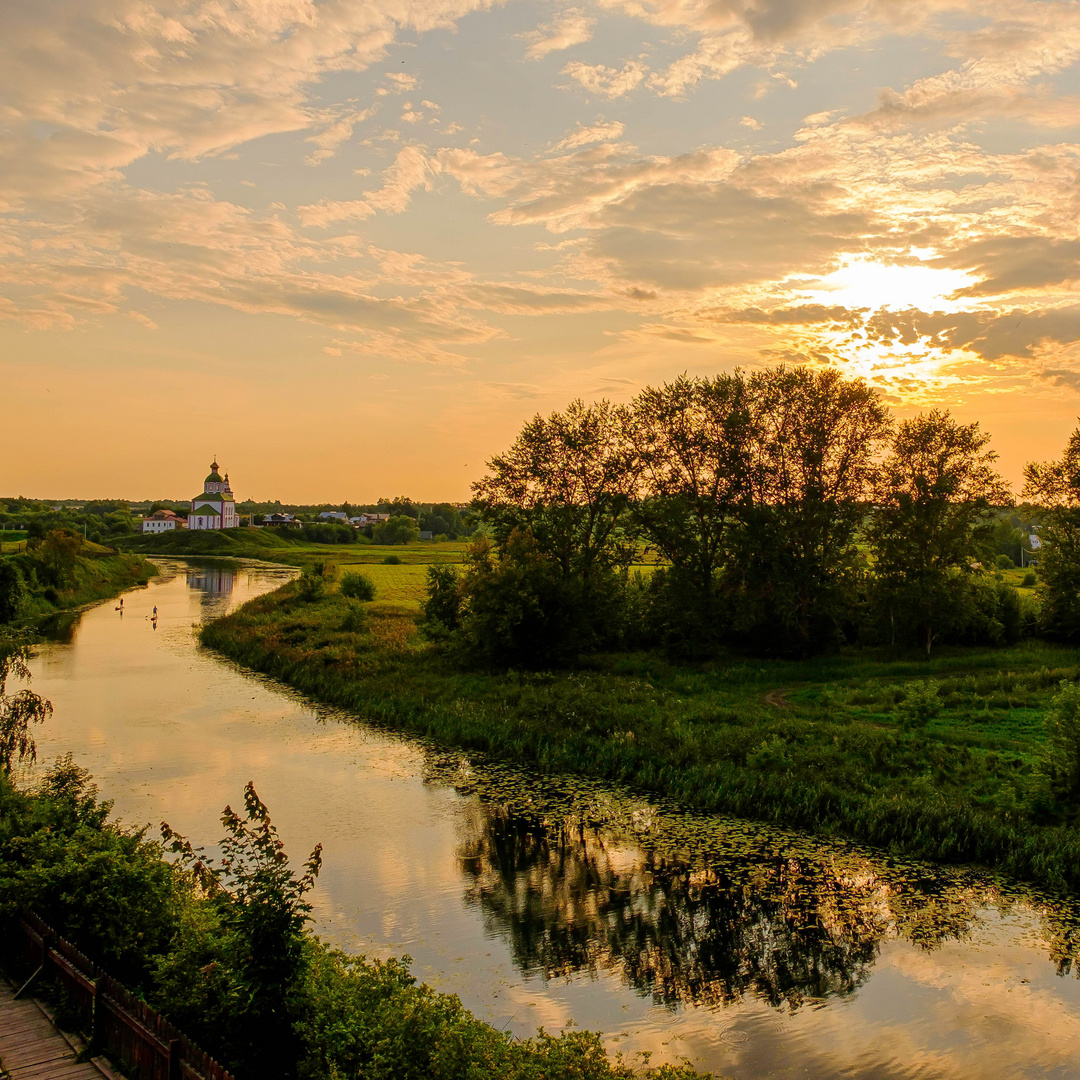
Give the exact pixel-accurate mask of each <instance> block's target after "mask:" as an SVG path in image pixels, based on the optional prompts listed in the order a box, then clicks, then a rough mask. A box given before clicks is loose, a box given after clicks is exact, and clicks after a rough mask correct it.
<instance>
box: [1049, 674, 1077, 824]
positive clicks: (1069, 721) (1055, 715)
mask: <svg viewBox="0 0 1080 1080" xmlns="http://www.w3.org/2000/svg"><path fill="white" fill-rule="evenodd" d="M1060 685H1061V690H1060V691H1059V692H1058V693H1057V694H1056V695H1055V696H1054V699H1053V701H1052V702H1051V703H1050V710H1049V712H1047V714H1046V720H1045V722H1044V723H1045V728H1046V747H1045V749H1044V751H1043V758H1042V762H1041V772H1042V774H1043V776H1045V777H1046V779H1047V781H1048V782H1049V784H1050V790H1051V791H1052V792H1053V794H1054V796H1055V797H1056V798H1057V799H1059V800H1060V801H1061V802H1063V803H1065V804H1066V805H1067V806H1072V807H1075V806H1080V685H1077V684H1076V683H1073V682H1069V681H1068V680H1067V679H1063V680H1062V682H1061V684H1060Z"/></svg>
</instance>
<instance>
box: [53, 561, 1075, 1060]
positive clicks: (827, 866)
mask: <svg viewBox="0 0 1080 1080" xmlns="http://www.w3.org/2000/svg"><path fill="white" fill-rule="evenodd" d="M160 566H161V569H162V571H163V572H162V575H161V576H160V577H158V578H156V579H154V580H152V582H151V583H150V585H149V586H148V587H147V588H143V589H135V590H132V591H130V592H128V593H125V594H124V609H123V611H122V612H121V611H119V610H117V602H116V601H109V602H108V603H105V604H101V605H99V606H97V607H95V608H92V609H90V610H88V611H86V612H84V613H83V614H82V616H81V617H80V618H79V619H78V620H77V621H75V622H74V624H73V625H71V626H70V627H69V629H68V631H67V633H66V634H65V635H63V640H56V641H52V642H49V643H46V644H43V645H42V646H41V647H40V648H39V649H38V650H37V655H36V657H35V660H34V662H33V664H32V670H33V675H34V683H33V687H34V689H35V690H36V691H37V692H38V693H40V694H42V695H44V696H45V697H47V698H49V699H50V700H51V701H52V703H53V706H54V708H55V714H54V716H53V718H52V719H51V720H50V721H49V722H48V723H47V724H46V725H45V726H43V727H42V728H40V729H39V730H38V732H37V744H38V754H39V759H40V761H41V762H43V763H48V762H50V761H51V760H52V759H54V758H55V757H56V756H57V755H59V754H63V753H67V752H69V751H70V752H72V753H73V754H74V756H75V759H76V760H77V761H78V762H79V763H80V764H82V765H84V766H86V767H87V768H89V769H90V770H91V772H92V773H93V775H94V777H95V780H96V782H97V784H98V785H99V787H100V789H101V793H102V796H103V797H105V798H109V799H112V800H114V802H115V813H116V814H117V816H119V817H120V818H121V819H122V820H123V821H125V822H127V823H130V824H140V825H141V824H145V823H150V824H151V825H152V827H153V828H154V829H155V830H156V828H157V825H158V823H159V822H160V821H162V820H165V821H168V822H169V824H170V825H172V827H173V828H175V829H176V830H178V831H179V832H181V833H183V834H185V835H186V836H188V837H189V838H190V839H191V840H192V841H193V843H196V844H203V845H206V846H207V847H208V848H209V849H211V850H212V849H213V848H214V845H215V843H216V841H217V840H218V839H219V838H220V836H221V832H222V830H221V826H220V821H219V817H220V813H221V810H222V808H223V807H224V806H225V805H226V804H227V803H232V804H233V805H234V806H238V805H240V804H241V803H242V801H243V788H244V784H245V783H246V782H247V781H248V780H253V781H254V782H255V785H256V788H257V790H258V792H259V795H260V796H261V797H262V799H263V800H264V801H265V802H266V803H267V804H268V806H269V807H270V811H271V813H272V815H273V818H274V821H275V823H276V825H277V826H278V829H279V831H280V833H281V836H282V838H283V839H284V840H285V842H286V844H287V847H288V850H289V852H290V853H291V855H292V858H293V862H294V864H295V865H297V866H299V865H300V863H302V862H303V860H304V858H305V857H306V855H307V853H308V852H309V851H310V849H311V848H312V847H313V846H314V845H315V843H317V842H321V843H322V844H323V847H324V851H323V857H324V862H323V872H322V876H321V877H320V879H319V883H318V886H317V889H316V891H315V893H314V906H315V911H314V914H315V918H316V926H317V929H318V932H319V933H320V934H321V935H322V936H323V937H324V938H326V939H328V940H330V941H333V942H334V943H335V944H338V945H341V946H343V947H346V948H350V949H354V950H359V951H362V952H365V953H367V954H368V955H372V956H375V955H377V956H390V955H401V954H403V953H407V954H408V955H409V956H411V957H412V959H413V970H414V972H415V974H416V975H417V976H418V977H419V978H421V979H423V980H424V981H427V982H430V983H431V984H433V985H434V986H436V987H438V988H439V989H442V990H446V991H450V992H453V993H456V994H458V995H460V997H461V998H462V1000H463V1001H464V1003H465V1004H466V1005H467V1006H468V1007H469V1008H470V1009H472V1010H473V1011H474V1012H475V1013H476V1014H477V1015H479V1016H480V1017H482V1018H484V1019H486V1020H489V1021H491V1022H492V1023H494V1024H496V1025H497V1026H499V1027H500V1028H506V1029H508V1030H511V1031H514V1032H515V1033H518V1034H520V1035H528V1034H531V1033H533V1032H534V1031H535V1030H536V1028H537V1027H538V1026H541V1025H542V1026H544V1027H546V1028H547V1029H548V1030H559V1029H561V1028H562V1027H564V1026H566V1025H567V1024H570V1023H573V1024H576V1025H578V1026H580V1027H585V1028H591V1029H596V1030H599V1031H602V1032H603V1033H604V1036H605V1041H606V1044H607V1045H608V1046H609V1048H610V1049H611V1050H613V1051H621V1052H623V1053H624V1054H627V1055H633V1054H636V1053H638V1052H642V1051H644V1052H649V1053H651V1054H652V1055H653V1057H652V1061H653V1063H654V1064H655V1063H658V1062H660V1061H665V1060H677V1059H679V1058H680V1057H686V1058H690V1059H691V1060H693V1062H694V1063H695V1064H696V1065H697V1066H698V1067H700V1068H707V1069H711V1070H714V1071H716V1072H717V1073H721V1074H724V1075H726V1076H730V1077H737V1078H740V1080H741V1078H755V1080H756V1078H766V1077H767V1078H780V1077H785V1078H786V1077H804V1078H806V1077H808V1078H812V1080H831V1078H833V1077H838V1076H844V1077H852V1078H860V1080H863V1078H865V1080H892V1078H909V1077H910V1078H913V1077H920V1078H930V1077H934V1078H938V1077H941V1078H950V1080H951V1078H957V1080H975V1078H983V1077H985V1078H991V1077H992V1078H995V1080H1009V1078H1020V1077H1025V1078H1028V1077H1040V1078H1043V1077H1047V1078H1048V1077H1054V1078H1058V1077H1060V1078H1062V1080H1065V1078H1070V1080H1075V1078H1077V1077H1080V979H1078V978H1077V974H1078V973H1080V968H1078V965H1077V963H1076V959H1075V957H1076V954H1077V950H1078V949H1080V919H1078V913H1077V909H1076V908H1075V907H1074V906H1072V905H1071V904H1070V903H1069V902H1067V901H1064V900H1062V899H1060V898H1058V899H1055V898H1050V897H1045V896H1040V895H1037V894H1034V893H1032V892H1029V891H1027V890H1025V889H1023V888H1020V887H1017V886H1010V885H1008V884H1006V883H1003V882H1002V881H1000V880H998V879H995V878H993V877H991V876H987V875H980V874H978V873H975V872H955V871H942V870H937V869H934V868H932V867H929V866H926V865H923V864H913V863H904V862H900V861H897V860H894V859H888V858H884V857H882V856H880V855H877V854H875V853H873V852H868V851H865V850H862V849H859V848H855V847H853V846H850V845H844V844H829V843H824V842H820V841H814V840H811V839H809V838H807V837H804V836H802V835H800V834H796V833H787V832H783V831H780V830H775V829H769V828H765V827H761V826H757V825H752V824H748V823H746V822H741V821H737V820H733V819H728V818H717V817H714V816H704V815H696V814H691V813H687V812H685V811H683V810H680V809H679V808H678V807H675V806H670V805H665V804H664V803H663V802H662V801H650V800H648V799H644V798H640V797H636V796H633V795H630V794H627V793H624V792H620V791H617V790H613V789H611V788H610V787H607V786H605V785H602V784H597V783H587V782H576V781H572V780H569V779H566V780H551V779H550V778H548V779H545V780H543V781H540V780H537V779H535V778H532V777H530V776H529V775H527V774H524V773H522V772H520V771H518V770H515V769H512V768H508V767H500V766H492V765H484V764H482V763H477V762H472V761H469V760H468V759H467V758H465V757H463V756H462V755H459V754H455V753H447V752H442V751H437V750H433V749H432V748H430V747H426V746H424V745H422V744H419V743H417V742H415V741H411V740H408V739H404V738H399V737H396V736H393V735H390V734H387V733H386V732H383V731H379V730H377V729H374V728H372V727H370V726H368V725H366V724H364V723H363V722H362V721H361V720H359V719H358V718H355V717H350V716H345V715H342V714H341V713H339V712H336V711H334V710H329V709H323V708H321V707H318V706H315V705H312V704H311V703H309V702H307V701H305V700H304V699H302V698H300V697H299V696H298V695H296V694H295V693H293V692H291V691H290V690H288V689H287V688H284V687H282V686H280V685H278V684H276V683H274V682H272V681H271V680H267V679H265V678H263V677H261V676H256V675H252V674H250V673H246V672H244V671H242V670H240V669H238V668H237V667H236V666H235V665H233V664H231V663H229V662H227V661H224V660H222V659H220V658H218V657H216V656H215V655H213V654H212V653H208V652H206V651H204V650H202V649H200V648H199V647H198V646H197V645H196V643H195V638H194V633H193V628H194V627H195V626H197V625H198V624H199V623H201V622H202V621H204V620H207V619H211V618H216V617H217V616H219V615H221V614H223V613H224V612H225V611H227V610H228V609H229V608H231V607H233V606H235V605H238V604H240V603H243V602H244V601H246V600H248V599H250V598H252V597H254V596H256V595H258V594H260V593H262V592H265V591H267V590H268V589H271V588H274V587H276V586H277V585H278V584H280V583H281V582H282V581H283V580H285V579H286V578H288V577H289V576H291V574H292V571H289V570H286V569H283V568H271V567H266V566H249V565H245V566H242V567H238V568H233V569H224V568H217V569H206V568H198V567H194V566H188V565H185V564H183V563H180V562H165V561H162V562H161V563H160ZM154 605H156V606H157V608H158V611H159V618H158V620H157V622H156V624H155V623H154V622H153V621H152V620H151V618H150V615H151V609H152V608H153V607H154Z"/></svg>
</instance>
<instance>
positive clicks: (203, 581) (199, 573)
mask: <svg viewBox="0 0 1080 1080" xmlns="http://www.w3.org/2000/svg"><path fill="white" fill-rule="evenodd" d="M185 576H186V578H187V585H188V588H189V589H197V590H198V591H199V592H201V593H204V594H205V596H206V597H207V598H211V597H220V596H229V595H230V594H231V593H232V591H233V586H234V585H235V584H236V575H235V574H234V573H233V571H232V570H231V569H230V568H228V567H195V568H192V569H190V570H188V571H187V573H186V575H185Z"/></svg>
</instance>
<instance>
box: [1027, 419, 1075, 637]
mask: <svg viewBox="0 0 1080 1080" xmlns="http://www.w3.org/2000/svg"><path fill="white" fill-rule="evenodd" d="M1024 481H1025V482H1024V497H1025V498H1027V499H1030V500H1031V501H1032V502H1034V503H1035V504H1036V505H1037V506H1039V507H1040V508H1041V509H1042V511H1043V513H1042V515H1041V522H1042V524H1041V527H1040V530H1039V537H1040V539H1041V540H1042V547H1041V549H1040V551H1039V598H1040V600H1041V602H1042V603H1041V611H1040V622H1041V624H1042V628H1043V631H1044V632H1045V633H1046V634H1047V635H1048V636H1050V637H1053V638H1059V639H1062V640H1066V641H1077V640H1080V427H1078V428H1077V429H1076V430H1075V431H1074V432H1073V433H1072V435H1071V436H1070V437H1069V441H1068V443H1067V444H1066V446H1065V452H1064V453H1063V454H1062V456H1061V457H1060V458H1059V459H1058V460H1057V461H1047V462H1031V463H1030V464H1028V465H1027V467H1026V468H1025V469H1024Z"/></svg>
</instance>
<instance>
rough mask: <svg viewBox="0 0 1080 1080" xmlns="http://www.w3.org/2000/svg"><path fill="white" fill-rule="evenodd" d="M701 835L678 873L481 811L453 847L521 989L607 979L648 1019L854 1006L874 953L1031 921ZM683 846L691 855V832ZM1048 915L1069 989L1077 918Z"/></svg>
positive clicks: (881, 866)
mask: <svg viewBox="0 0 1080 1080" xmlns="http://www.w3.org/2000/svg"><path fill="white" fill-rule="evenodd" d="M683 820H684V822H685V820H686V819H685V818H684V819H683ZM654 828H655V822H653V823H652V825H651V826H650V830H649V831H650V832H652V831H653V829H654ZM702 830H705V831H711V832H713V833H715V834H716V835H714V836H713V837H712V838H711V839H712V844H711V845H710V846H712V848H713V851H712V852H711V853H710V855H709V856H704V855H701V856H698V857H695V856H694V854H693V853H692V850H691V853H689V854H685V855H684V856H683V857H682V858H678V857H672V856H670V855H668V854H665V853H664V852H663V851H661V850H658V849H657V847H655V846H653V845H652V844H651V843H645V844H640V843H635V842H634V840H633V839H632V838H631V839H628V838H627V837H625V836H620V835H619V834H618V832H617V831H616V830H611V829H605V828H604V827H602V826H599V825H597V824H596V822H595V819H594V817H593V812H592V811H589V812H585V813H580V814H578V815H576V816H568V817H564V818H561V819H557V820H554V821H552V820H545V819H543V818H540V817H537V816H536V815H534V814H525V813H516V812H514V811H513V810H511V809H509V808H508V807H507V806H506V805H505V804H490V803H479V804H476V805H475V806H474V808H473V812H472V813H471V814H470V815H469V816H468V818H467V820H466V821H465V823H464V824H463V828H462V836H461V840H460V843H459V847H458V860H459V865H460V868H461V871H462V873H463V874H464V876H465V878H466V882H467V886H466V892H465V896H466V900H467V902H468V903H469V904H470V905H474V906H476V907H478V908H479V909H480V910H481V911H482V912H483V915H484V919H485V924H486V926H487V927H488V929H489V931H491V932H493V933H496V934H500V935H503V936H505V937H506V938H507V939H508V941H509V943H510V947H511V949H512V951H513V956H514V959H515V962H516V963H517V964H518V965H519V966H520V968H521V969H522V971H523V972H525V973H526V974H534V973H536V974H540V975H542V976H543V977H544V978H545V979H551V978H556V977H561V976H569V975H573V974H577V973H582V972H587V973H590V974H596V973H597V972H598V971H601V970H602V971H606V972H611V973H615V974H617V975H618V976H619V977H620V978H621V980H622V981H623V982H624V983H625V984H626V985H628V986H630V987H632V988H633V989H634V990H636V991H637V992H638V993H640V994H642V995H644V996H650V997H651V998H652V999H653V1001H654V1002H655V1003H657V1004H664V1005H678V1004H693V1005H706V1006H718V1005H725V1006H726V1005H731V1004H734V1003H737V1002H738V1001H740V1000H741V999H742V998H743V997H744V996H746V995H752V996H753V997H754V998H756V999H758V1000H760V1001H762V1002H764V1003H767V1004H769V1005H771V1006H774V1007H775V1006H781V1005H783V1006H786V1007H788V1008H791V1009H794V1008H797V1007H799V1006H800V1005H803V1004H806V1003H818V1002H821V1001H823V1000H825V999H827V998H831V997H843V996H846V995H850V994H851V993H852V992H853V991H855V990H856V989H857V988H858V987H859V986H861V985H862V984H863V983H865V982H866V981H867V979H868V978H869V977H870V975H871V973H872V970H873V966H874V963H875V961H876V959H877V957H878V953H879V950H880V947H881V944H882V942H883V941H886V940H892V939H901V940H906V941H908V942H911V943H913V944H915V945H917V946H919V947H920V948H921V949H924V950H930V949H935V948H937V947H939V946H941V945H942V944H943V943H945V942H947V941H958V940H963V939H965V938H966V937H967V936H968V935H969V934H970V932H971V931H972V929H973V928H975V927H976V926H978V925H979V924H980V923H981V922H982V921H984V920H985V914H986V913H987V912H994V913H996V914H1000V913H1001V912H1003V911H1005V910H1008V909H1009V908H1011V907H1012V906H1013V905H1015V904H1017V903H1024V904H1025V905H1028V906H1031V905H1033V904H1035V905H1038V901H1037V899H1036V898H1035V897H1033V896H1031V895H1026V894H1022V891H1021V890H1018V889H1013V890H1011V892H1010V891H1007V890H1006V889H1004V888H1003V887H1002V886H1001V885H1000V884H998V883H995V882H993V881H992V880H990V881H988V880H986V879H979V878H975V877H973V876H972V875H967V874H964V873H949V872H947V871H944V870H940V871H939V870H934V869H932V868H929V867H924V866H919V867H915V866H912V867H907V866H904V865H896V864H889V863H887V862H885V861H884V860H880V861H875V860H874V859H873V858H872V857H870V856H868V855H866V854H865V853H857V852H855V851H845V849H844V848H842V847H840V848H837V849H836V850H833V851H830V850H829V848H828V847H827V846H819V849H818V851H817V852H800V851H797V850H796V851H794V852H792V851H789V852H786V853H784V852H778V851H777V850H776V843H775V838H774V837H770V836H769V835H768V833H767V832H765V831H763V830H759V831H758V835H759V836H760V838H761V839H762V841H763V843H762V844H761V846H760V847H755V845H754V844H753V843H752V842H750V843H748V842H747V837H746V835H744V833H743V830H739V829H736V830H735V834H736V835H734V836H733V837H731V841H732V842H730V843H728V844H726V845H725V844H724V842H723V841H724V835H725V833H727V834H728V835H730V832H731V830H730V829H729V830H722V831H719V832H718V831H717V828H716V821H715V819H708V818H701V819H699V829H698V831H699V832H700V831H702ZM681 840H682V843H683V845H684V847H685V846H687V842H689V845H688V846H689V847H690V848H691V849H692V848H693V847H694V846H695V844H694V841H695V838H694V835H693V832H692V831H691V832H690V833H689V834H687V833H686V832H683V834H682V836H681ZM717 841H719V844H720V847H721V848H722V849H725V848H726V850H720V851H717V850H716V846H717ZM1042 908H1043V912H1044V920H1045V931H1046V939H1045V940H1046V948H1047V952H1048V954H1049V956H1050V958H1051V959H1052V960H1053V961H1054V962H1055V964H1056V966H1057V969H1058V971H1059V973H1061V974H1065V973H1068V972H1069V971H1071V970H1072V969H1073V968H1074V967H1075V957H1076V951H1077V946H1078V944H1080V936H1078V926H1080V920H1078V919H1077V912H1076V911H1075V909H1073V908H1070V907H1069V906H1067V905H1061V904H1059V905H1042Z"/></svg>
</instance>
